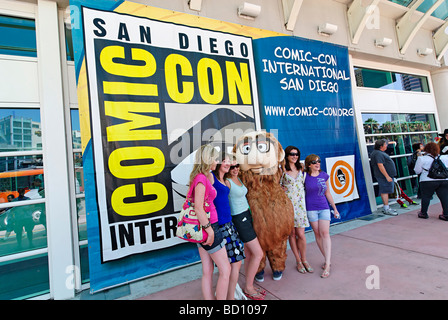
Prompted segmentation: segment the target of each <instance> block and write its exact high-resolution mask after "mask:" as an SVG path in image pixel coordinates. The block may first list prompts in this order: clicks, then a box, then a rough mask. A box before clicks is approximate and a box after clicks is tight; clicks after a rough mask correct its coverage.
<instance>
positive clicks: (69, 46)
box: [64, 23, 75, 61]
mask: <svg viewBox="0 0 448 320" xmlns="http://www.w3.org/2000/svg"><path fill="white" fill-rule="evenodd" d="M64 27H65V28H64V29H65V50H66V51H67V61H74V60H75V54H74V52H73V38H72V29H71V25H70V24H67V23H65V24H64Z"/></svg>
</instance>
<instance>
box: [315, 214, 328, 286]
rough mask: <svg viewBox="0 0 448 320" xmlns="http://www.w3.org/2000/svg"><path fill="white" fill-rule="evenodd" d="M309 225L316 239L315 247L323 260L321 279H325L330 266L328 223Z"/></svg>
mask: <svg viewBox="0 0 448 320" xmlns="http://www.w3.org/2000/svg"><path fill="white" fill-rule="evenodd" d="M310 224H311V227H312V228H313V231H314V236H315V237H316V243H317V246H318V247H319V250H320V252H321V253H322V255H323V256H324V259H325V265H324V272H323V273H322V277H323V278H327V277H328V276H329V275H330V265H331V261H330V260H331V238H330V221H328V220H318V221H314V222H310Z"/></svg>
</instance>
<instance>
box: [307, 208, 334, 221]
mask: <svg viewBox="0 0 448 320" xmlns="http://www.w3.org/2000/svg"><path fill="white" fill-rule="evenodd" d="M306 214H307V215H308V220H309V221H310V222H315V221H317V220H328V221H330V220H331V214H330V209H324V210H312V211H307V212H306Z"/></svg>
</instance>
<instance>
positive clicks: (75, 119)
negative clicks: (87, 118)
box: [70, 109, 81, 149]
mask: <svg viewBox="0 0 448 320" xmlns="http://www.w3.org/2000/svg"><path fill="white" fill-rule="evenodd" d="M70 118H71V124H72V143H73V149H81V128H80V124H79V111H78V109H71V110H70Z"/></svg>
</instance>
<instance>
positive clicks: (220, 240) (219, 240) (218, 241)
mask: <svg viewBox="0 0 448 320" xmlns="http://www.w3.org/2000/svg"><path fill="white" fill-rule="evenodd" d="M211 227H212V229H213V232H214V233H215V239H214V241H213V243H212V245H211V246H207V245H204V244H202V243H198V246H201V247H202V248H204V250H205V251H207V253H209V254H212V253H215V252H217V251H218V250H219V249H221V248H223V247H224V246H225V245H226V239H224V237H223V235H222V232H221V230H219V225H218V222H215V223H212V226H211Z"/></svg>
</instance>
